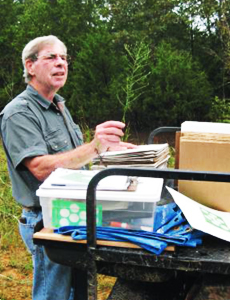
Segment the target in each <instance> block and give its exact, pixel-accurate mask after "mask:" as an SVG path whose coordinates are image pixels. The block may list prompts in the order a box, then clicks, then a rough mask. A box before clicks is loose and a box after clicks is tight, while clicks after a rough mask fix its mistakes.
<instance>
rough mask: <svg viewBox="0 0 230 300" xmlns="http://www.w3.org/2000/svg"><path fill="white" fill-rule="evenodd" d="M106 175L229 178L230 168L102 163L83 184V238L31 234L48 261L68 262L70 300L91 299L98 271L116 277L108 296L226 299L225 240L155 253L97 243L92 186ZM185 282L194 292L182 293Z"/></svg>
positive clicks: (229, 293) (229, 280)
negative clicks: (71, 288)
mask: <svg viewBox="0 0 230 300" xmlns="http://www.w3.org/2000/svg"><path fill="white" fill-rule="evenodd" d="M111 175H125V176H138V177H156V178H164V179H170V180H178V179H181V180H196V181H213V182H230V173H219V172H199V171H184V170H168V169H162V170H159V169H147V168H146V169H144V168H107V169H105V170H102V171H101V172H99V173H98V174H96V175H95V176H94V177H93V178H92V180H91V182H90V183H89V186H88V190H87V199H86V201H87V243H86V244H78V243H67V242H65V241H60V240H59V241H55V240H49V239H43V238H36V237H34V242H35V243H36V244H40V245H43V246H44V247H45V249H46V252H47V255H48V256H49V258H50V259H51V260H52V261H54V262H57V263H60V264H63V265H66V266H71V267H72V268H73V272H74V286H75V300H96V299H97V274H98V273H100V274H105V275H110V276H114V277H117V278H118V279H117V281H116V284H115V286H114V288H113V290H112V292H111V294H110V296H109V298H108V300H126V299H127V300H128V299H132V298H133V299H135V300H139V299H141V300H182V299H186V300H191V299H195V300H201V299H205V300H207V299H210V300H211V299H212V300H213V299H218V300H227V299H230V247H229V243H228V242H226V241H223V240H220V239H217V238H215V237H212V236H207V237H206V238H204V241H203V244H202V245H200V246H197V247H196V248H185V247H179V246H178V247H176V248H175V251H173V252H172V251H164V252H163V253H162V254H160V255H155V254H152V253H149V252H147V251H145V250H141V249H131V248H118V247H108V246H100V245H98V244H97V240H96V222H95V221H96V214H95V211H96V209H95V207H96V187H97V184H98V183H99V181H100V180H101V179H103V178H104V177H106V176H111ZM37 230H40V228H37ZM191 286H193V287H195V288H197V290H196V291H195V292H194V294H197V295H198V296H197V298H196V296H195V297H194V298H192V295H191V294H190V296H187V298H186V294H187V292H188V290H189V289H190V288H191ZM193 291H194V288H193ZM210 295H211V296H210ZM209 297H211V298H209Z"/></svg>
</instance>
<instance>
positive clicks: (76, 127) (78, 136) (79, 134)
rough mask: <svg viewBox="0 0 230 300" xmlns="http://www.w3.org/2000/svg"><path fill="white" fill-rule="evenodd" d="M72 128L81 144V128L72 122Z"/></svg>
mask: <svg viewBox="0 0 230 300" xmlns="http://www.w3.org/2000/svg"><path fill="white" fill-rule="evenodd" d="M72 128H73V130H74V132H75V134H76V136H77V139H78V141H79V144H80V145H82V144H83V134H82V132H81V129H80V127H79V125H77V124H75V123H72Z"/></svg>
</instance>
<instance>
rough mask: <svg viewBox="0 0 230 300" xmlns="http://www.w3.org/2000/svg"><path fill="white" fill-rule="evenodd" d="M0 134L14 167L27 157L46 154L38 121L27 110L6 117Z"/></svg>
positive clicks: (45, 146)
mask: <svg viewBox="0 0 230 300" xmlns="http://www.w3.org/2000/svg"><path fill="white" fill-rule="evenodd" d="M2 136H3V140H4V143H5V147H6V149H7V150H8V153H9V156H10V159H11V161H12V164H13V166H14V168H17V166H18V165H19V164H20V163H21V162H22V161H23V159H25V158H27V157H35V156H39V155H45V154H48V150H47V145H46V142H45V140H44V137H43V134H42V132H41V128H40V126H39V123H38V121H37V119H36V118H34V116H33V115H32V114H29V112H27V113H15V114H13V115H11V116H10V117H9V118H7V119H6V120H5V122H4V124H3V127H2Z"/></svg>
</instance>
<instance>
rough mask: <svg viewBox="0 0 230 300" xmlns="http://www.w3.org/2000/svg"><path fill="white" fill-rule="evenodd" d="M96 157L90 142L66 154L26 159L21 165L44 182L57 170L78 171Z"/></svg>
mask: <svg viewBox="0 0 230 300" xmlns="http://www.w3.org/2000/svg"><path fill="white" fill-rule="evenodd" d="M97 155H98V154H97V151H96V148H95V143H94V141H92V142H91V143H89V144H84V145H82V146H79V147H77V148H75V149H74V150H70V151H67V152H62V153H58V154H48V155H42V156H37V157H34V158H26V159H25V160H24V162H23V163H24V165H25V166H26V167H27V168H28V169H29V170H30V172H31V173H32V174H33V175H34V176H35V177H36V178H37V179H38V180H40V181H44V180H45V179H46V178H47V177H48V176H49V175H50V174H51V172H53V171H54V170H55V169H57V168H66V169H80V168H81V167H82V166H84V165H86V164H88V163H89V162H90V161H92V159H93V158H95V157H97Z"/></svg>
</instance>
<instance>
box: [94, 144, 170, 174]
mask: <svg viewBox="0 0 230 300" xmlns="http://www.w3.org/2000/svg"><path fill="white" fill-rule="evenodd" d="M169 157H170V156H169V145H168V144H167V143H166V144H150V145H139V146H138V147H137V148H136V149H127V150H123V151H107V152H103V153H101V154H100V156H99V157H97V158H95V159H94V160H93V167H92V169H97V167H99V168H100V167H101V168H103V167H117V166H118V165H119V166H122V167H144V168H145V167H151V168H164V167H167V162H168V159H169Z"/></svg>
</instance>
